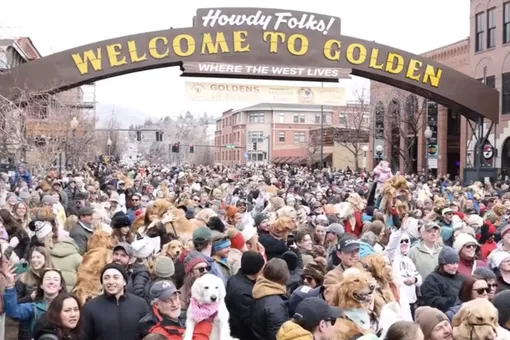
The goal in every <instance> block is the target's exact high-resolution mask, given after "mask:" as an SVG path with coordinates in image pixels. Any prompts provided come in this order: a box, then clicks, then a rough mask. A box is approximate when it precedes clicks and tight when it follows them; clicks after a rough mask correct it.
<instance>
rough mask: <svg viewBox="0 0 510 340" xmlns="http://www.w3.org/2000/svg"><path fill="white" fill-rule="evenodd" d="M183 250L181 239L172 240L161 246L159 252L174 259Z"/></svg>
mask: <svg viewBox="0 0 510 340" xmlns="http://www.w3.org/2000/svg"><path fill="white" fill-rule="evenodd" d="M183 250H184V244H183V243H182V241H181V240H172V241H170V242H168V243H167V244H165V245H164V246H163V248H162V249H161V253H162V254H164V255H165V256H168V257H170V258H171V259H172V260H174V261H175V260H177V259H178V258H179V256H180V255H181V254H182V252H183Z"/></svg>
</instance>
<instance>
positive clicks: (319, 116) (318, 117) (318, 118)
mask: <svg viewBox="0 0 510 340" xmlns="http://www.w3.org/2000/svg"><path fill="white" fill-rule="evenodd" d="M320 123H321V114H320V113H316V114H315V124H320Z"/></svg>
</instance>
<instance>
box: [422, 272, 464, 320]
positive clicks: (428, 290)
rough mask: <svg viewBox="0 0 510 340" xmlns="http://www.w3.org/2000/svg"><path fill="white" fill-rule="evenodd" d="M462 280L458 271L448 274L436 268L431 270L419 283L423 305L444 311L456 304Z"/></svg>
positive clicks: (462, 277)
mask: <svg viewBox="0 0 510 340" xmlns="http://www.w3.org/2000/svg"><path fill="white" fill-rule="evenodd" d="M462 282H464V276H462V275H461V274H459V273H457V274H455V275H450V274H446V273H441V272H439V271H438V270H436V271H434V272H432V273H431V274H430V275H429V276H427V277H426V278H425V281H423V284H422V285H421V295H422V298H423V301H422V302H423V305H424V306H429V307H433V308H437V309H439V310H440V311H442V312H443V313H446V312H447V311H448V309H450V308H451V307H453V306H455V305H456V304H457V300H458V295H459V291H460V286H461V285H462Z"/></svg>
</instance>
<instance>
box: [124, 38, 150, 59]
mask: <svg viewBox="0 0 510 340" xmlns="http://www.w3.org/2000/svg"><path fill="white" fill-rule="evenodd" d="M128 51H129V58H130V59H131V62H132V63H139V62H140V61H144V60H147V54H146V53H144V54H142V55H138V51H137V50H136V42H135V41H134V40H130V41H128Z"/></svg>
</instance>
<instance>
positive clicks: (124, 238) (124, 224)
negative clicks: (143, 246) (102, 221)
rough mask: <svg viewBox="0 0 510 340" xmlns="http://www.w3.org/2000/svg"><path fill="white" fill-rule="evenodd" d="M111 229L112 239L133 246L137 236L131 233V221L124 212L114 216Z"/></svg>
mask: <svg viewBox="0 0 510 340" xmlns="http://www.w3.org/2000/svg"><path fill="white" fill-rule="evenodd" d="M111 227H112V229H113V233H112V237H113V238H115V239H116V240H117V242H127V243H129V244H131V243H133V241H134V240H135V235H134V234H133V233H132V232H131V221H130V220H129V217H128V215H126V214H125V213H124V212H123V211H118V212H116V213H115V214H114V215H113V216H112V220H111Z"/></svg>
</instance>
